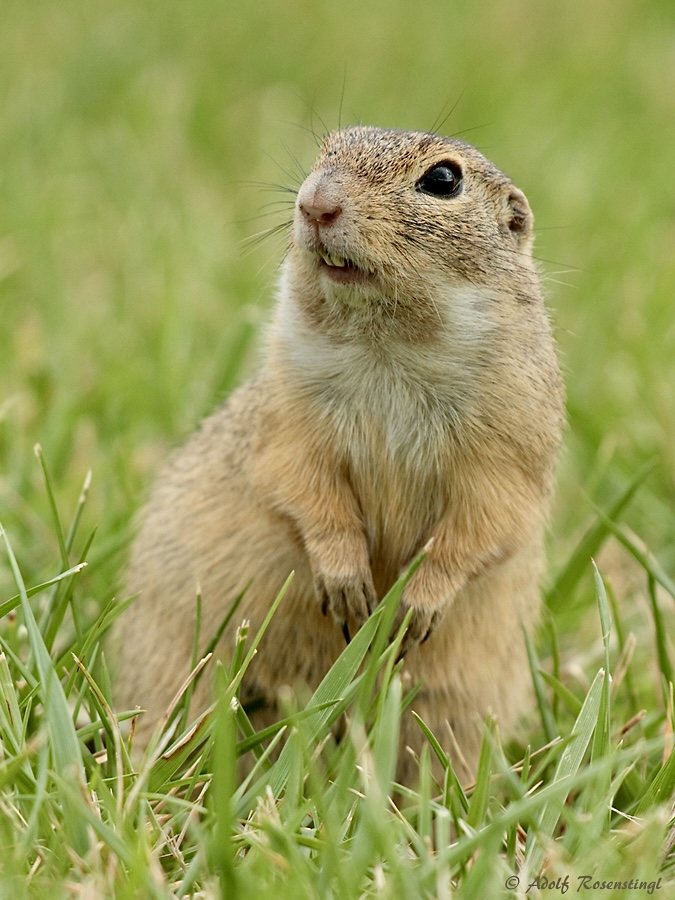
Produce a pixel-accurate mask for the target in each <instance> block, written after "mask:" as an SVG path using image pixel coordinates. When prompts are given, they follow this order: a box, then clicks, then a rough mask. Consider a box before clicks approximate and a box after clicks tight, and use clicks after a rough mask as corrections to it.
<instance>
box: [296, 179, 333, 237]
mask: <svg viewBox="0 0 675 900" xmlns="http://www.w3.org/2000/svg"><path fill="white" fill-rule="evenodd" d="M317 175H318V177H314V176H312V175H310V176H309V178H308V179H307V180H306V181H305V183H304V184H303V185H302V187H301V188H300V191H299V192H298V199H297V205H298V209H299V210H300V212H301V213H302V216H303V218H304V219H305V220H306V221H307V222H308V223H309V224H311V225H315V226H320V225H329V224H330V223H331V222H334V221H335V219H337V217H338V216H339V215H340V213H341V212H342V203H341V202H340V196H339V192H338V190H337V189H336V185H335V184H334V183H330V182H329V181H327V179H326V177H325V175H323V173H317Z"/></svg>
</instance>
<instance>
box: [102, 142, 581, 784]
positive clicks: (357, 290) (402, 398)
mask: <svg viewBox="0 0 675 900" xmlns="http://www.w3.org/2000/svg"><path fill="white" fill-rule="evenodd" d="M447 161H450V162H452V163H453V164H454V165H456V166H459V167H460V168H461V171H462V174H463V186H462V190H461V192H459V193H458V194H457V196H454V197H439V196H435V195H429V194H428V193H424V192H423V191H420V190H418V189H417V188H416V185H417V183H418V180H419V179H420V178H421V177H422V176H423V175H424V173H425V172H427V171H428V170H429V169H430V168H431V167H432V166H434V165H435V164H438V163H442V162H447ZM317 210H318V211H317ZM531 235H532V215H531V213H530V209H529V206H528V203H527V200H526V199H525V197H524V195H523V194H522V193H521V192H520V191H519V190H518V189H517V188H515V187H514V186H513V185H512V184H511V182H510V181H509V180H508V179H507V178H506V177H505V176H504V175H503V174H502V173H501V172H499V171H498V170H497V169H496V168H495V167H494V166H493V165H492V164H491V163H490V162H489V161H488V160H486V159H485V158H484V157H483V156H482V155H481V154H480V153H479V152H478V151H477V150H475V149H474V148H473V147H470V146H469V145H467V144H464V143H462V142H459V141H454V140H448V139H445V138H441V137H438V136H436V135H430V134H425V133H418V132H398V131H383V130H378V129H374V128H349V129H344V130H342V131H338V132H336V133H334V134H332V135H329V137H328V138H327V139H326V141H325V143H324V146H323V148H322V151H321V154H320V156H319V159H318V161H317V163H316V165H315V167H314V169H313V170H312V172H311V173H310V175H309V177H308V179H307V180H306V182H305V184H304V185H303V187H302V188H301V189H300V192H299V195H298V202H297V204H296V214H295V222H294V226H293V231H292V235H291V240H290V248H289V253H288V257H287V259H286V261H285V264H284V268H283V273H282V277H281V284H280V288H279V298H278V304H277V309H276V314H275V317H274V320H273V323H272V326H271V329H270V333H269V341H268V352H267V356H266V360H265V363H264V365H263V367H262V370H261V371H260V373H259V374H258V376H257V377H256V378H255V379H254V380H252V381H250V382H248V383H247V384H244V385H243V386H242V387H241V388H239V390H238V391H236V392H235V393H234V394H233V395H232V397H231V398H230V400H229V401H228V402H227V404H226V405H225V406H224V407H222V408H221V409H220V410H219V411H218V412H216V413H215V414H214V415H213V416H212V417H211V418H209V419H207V420H206V422H204V424H203V425H202V428H201V430H200V431H199V432H198V433H197V434H195V435H194V436H193V437H192V439H191V440H190V441H189V442H188V444H187V445H186V446H185V447H184V448H183V449H182V450H180V451H179V452H178V453H177V454H176V455H175V456H174V457H173V459H172V460H171V461H170V462H169V464H168V466H167V468H166V470H165V471H164V473H163V474H162V476H161V477H160V479H159V482H158V484H157V486H156V488H155V491H154V493H153V495H152V498H151V500H150V503H149V505H148V507H147V509H146V512H145V519H144V523H143V526H142V529H141V532H140V534H139V536H138V539H137V541H136V544H135V546H134V550H133V555H132V560H131V569H130V575H129V589H130V591H132V592H137V591H138V592H140V598H139V599H138V601H136V602H135V603H134V604H133V606H132V607H131V608H130V609H129V611H128V612H127V613H126V614H125V615H124V616H123V617H122V618H121V624H120V626H119V628H118V636H119V644H120V652H121V677H120V685H119V688H120V699H121V700H122V702H123V703H124V704H126V705H127V706H128V705H131V704H139V705H141V706H143V707H144V708H146V709H147V710H148V712H147V713H146V714H145V715H144V716H143V717H142V722H141V725H140V727H141V732H142V734H141V738H142V739H143V737H144V736H147V735H148V733H149V729H150V728H152V727H153V726H154V725H155V724H156V723H157V721H158V719H159V718H160V716H161V715H162V713H163V712H164V710H165V708H166V706H167V705H168V703H169V700H170V698H171V696H172V694H173V693H174V692H175V690H176V689H177V687H178V685H179V684H180V683H181V681H182V680H183V679H184V678H185V676H186V675H187V673H188V668H189V660H190V655H191V648H192V641H193V629H194V621H195V596H196V593H197V590H198V589H199V590H200V591H201V595H202V602H203V624H202V633H203V635H204V636H205V637H208V636H210V634H211V633H212V632H213V630H214V629H215V627H216V626H217V624H218V622H219V621H220V620H221V618H222V617H223V615H224V612H225V611H226V610H227V607H228V605H229V604H230V603H231V602H232V601H233V599H234V598H235V597H236V596H237V594H238V593H239V592H240V591H242V590H243V588H244V587H245V586H246V585H247V584H248V582H249V581H250V579H253V582H252V584H251V587H250V589H249V590H248V592H247V593H246V595H245V598H244V601H243V604H242V607H241V610H240V613H239V614H238V615H237V617H236V622H233V623H232V627H231V629H230V631H229V633H228V634H226V636H225V637H224V639H223V641H222V643H221V646H225V647H228V646H231V642H232V633H233V631H234V628H235V627H236V624H238V623H239V622H241V620H242V618H247V619H250V621H251V627H252V630H253V631H255V630H256V629H257V627H258V626H259V625H260V623H261V621H262V619H263V617H264V615H265V613H266V612H267V610H268V609H269V605H270V603H271V602H272V600H273V599H274V597H275V596H276V594H277V592H278V590H279V589H280V587H281V585H282V584H283V582H284V580H285V579H286V577H287V575H288V574H289V572H290V571H291V570H292V569H294V570H295V573H296V574H295V578H294V581H293V583H292V586H291V588H290V590H289V593H288V594H287V596H286V597H285V598H284V600H283V601H282V604H281V606H280V607H279V610H278V611H277V614H276V616H275V617H274V619H273V620H272V624H271V626H270V628H269V631H268V633H267V635H266V637H265V639H264V640H263V643H262V645H261V647H260V650H259V653H258V655H257V657H256V658H255V660H254V662H253V664H252V666H251V669H250V674H249V677H248V685H249V687H248V690H249V692H250V693H256V692H261V693H262V694H263V695H264V696H265V697H266V699H267V701H268V702H269V704H271V705H273V704H274V702H275V698H276V697H277V695H278V691H279V689H280V688H281V687H282V686H283V685H288V684H290V685H293V684H295V683H297V682H298V681H304V682H307V683H308V684H309V685H310V686H312V687H314V686H316V684H317V683H318V682H319V680H320V679H321V678H322V676H323V675H324V674H325V672H326V670H327V669H328V667H329V666H330V665H331V663H332V662H333V661H334V660H335V658H336V657H337V655H338V654H339V653H340V651H341V650H342V648H343V647H344V638H343V632H342V628H341V625H342V623H343V622H346V623H347V624H348V627H349V628H350V629H351V632H352V633H353V631H354V630H355V629H356V628H357V627H358V625H359V624H360V623H361V622H362V621H363V620H364V618H365V617H366V616H367V615H368V614H369V612H370V611H372V608H373V605H374V604H375V603H376V602H377V598H378V597H381V596H382V595H383V593H384V592H385V591H386V590H387V588H388V587H390V585H391V584H392V583H393V581H394V580H395V579H396V578H397V576H398V575H399V573H400V572H401V570H402V569H403V568H404V567H405V566H406V565H407V564H408V563H410V561H411V560H412V559H413V558H414V557H415V556H416V554H418V553H419V551H420V550H421V548H422V547H423V546H424V545H425V544H426V543H427V542H428V541H429V539H430V538H433V539H434V540H433V544H432V546H431V549H430V551H429V554H428V557H427V559H426V560H425V561H424V563H423V564H422V566H421V567H420V568H419V570H418V571H417V572H416V574H415V575H414V576H413V578H412V580H411V581H410V583H409V584H408V586H407V588H406V591H405V594H404V598H403V601H402V604H403V608H408V607H410V608H412V610H413V618H412V622H411V627H410V630H409V633H408V636H407V646H408V652H407V655H406V658H405V668H406V670H407V672H408V673H409V676H410V678H411V679H412V680H413V681H417V680H419V679H422V681H423V683H424V686H423V689H422V691H421V692H420V694H419V695H418V697H417V699H416V701H415V707H414V708H415V709H416V710H417V711H418V712H419V714H420V715H421V716H422V718H424V719H425V720H426V721H427V722H428V724H429V725H430V726H431V728H432V730H434V731H435V733H436V734H437V736H438V737H439V739H440V740H441V741H442V742H444V743H446V745H447V746H448V748H449V749H450V750H452V749H453V742H452V740H451V739H450V735H449V732H448V726H450V728H451V729H452V731H453V732H454V736H455V738H456V740H457V742H458V745H459V747H460V749H461V752H462V754H463V755H464V757H465V758H466V760H467V762H468V765H469V768H470V769H471V768H472V767H473V766H474V765H475V761H476V755H477V751H478V747H479V744H480V727H479V717H480V716H484V715H485V714H486V712H487V711H488V710H492V711H493V712H494V713H496V714H497V716H498V717H499V720H500V722H501V725H502V727H503V728H504V729H507V730H508V729H512V728H513V726H514V724H515V723H516V722H517V720H518V717H519V714H520V713H521V711H522V710H523V707H524V705H525V702H526V698H527V693H528V684H529V672H528V666H527V662H526V657H525V652H524V647H523V638H522V633H521V625H525V626H526V627H532V625H533V624H534V623H535V622H536V619H537V613H538V608H539V602H540V601H539V591H538V580H539V578H540V575H541V571H542V565H543V551H542V536H543V531H544V527H545V520H546V515H547V510H548V506H549V499H550V494H551V488H552V478H553V469H554V463H555V457H556V452H557V450H558V446H559V444H560V437H561V432H562V428H563V422H564V411H563V388H562V384H561V379H560V373H559V368H558V364H557V360H556V354H555V350H554V344H553V339H552V336H551V329H550V326H549V321H548V317H547V314H546V311H545V309H544V305H543V300H542V293H541V288H540V283H539V278H538V276H537V272H536V269H535V266H534V264H533V261H532V256H531ZM319 252H328V253H329V254H332V255H333V257H336V256H338V257H343V258H344V259H346V260H348V261H349V262H350V263H351V265H352V266H354V267H356V270H357V271H358V272H360V273H361V275H362V277H360V278H357V279H356V280H355V281H354V282H353V283H342V282H340V281H339V280H336V279H335V278H334V277H332V275H333V274H334V273H335V270H334V269H328V268H327V267H326V265H325V264H324V263H323V262H322V260H321V256H320V255H319ZM345 271H346V270H345ZM338 274H339V273H338ZM322 607H323V610H324V611H325V610H329V611H330V613H331V614H332V615H324V614H322ZM426 636H428V640H425V641H424V642H423V643H422V640H423V639H424V638H425V637H426ZM207 700H208V686H207V685H206V684H204V685H203V686H200V689H199V691H198V692H197V696H196V702H197V704H198V705H202V706H204V705H205V704H206V703H207ZM402 740H403V742H404V743H407V744H410V745H412V746H413V747H414V748H417V749H419V747H420V746H421V743H422V736H421V732H419V730H418V729H417V728H416V727H415V726H414V724H413V722H412V717H410V716H406V718H405V721H404V723H403V736H402ZM407 760H408V756H407V754H402V756H401V764H400V767H399V776H400V777H402V778H403V779H406V780H410V779H411V778H412V770H411V769H410V767H409V763H408V762H407ZM466 774H468V773H466Z"/></svg>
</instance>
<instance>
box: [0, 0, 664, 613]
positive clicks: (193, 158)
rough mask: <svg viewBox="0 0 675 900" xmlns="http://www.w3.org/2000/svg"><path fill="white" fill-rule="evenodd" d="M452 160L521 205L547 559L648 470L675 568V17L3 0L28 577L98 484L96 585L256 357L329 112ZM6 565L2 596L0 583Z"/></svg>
mask: <svg viewBox="0 0 675 900" xmlns="http://www.w3.org/2000/svg"><path fill="white" fill-rule="evenodd" d="M446 115H447V119H446V120H445V121H444V123H443V126H442V130H443V131H444V132H445V133H448V134H450V133H459V134H461V135H462V136H464V137H465V138H466V139H467V140H470V141H471V142H472V143H475V144H476V145H477V146H478V147H480V148H481V149H482V150H483V152H485V153H486V154H487V155H488V156H490V157H491V158H492V159H493V160H494V161H495V162H496V164H497V165H498V166H500V168H502V169H503V170H504V171H506V172H507V174H509V176H510V177H512V178H513V180H514V181H515V183H516V184H517V185H518V186H519V187H521V188H522V189H523V190H524V191H525V192H526V194H527V195H528V197H529V199H530V201H531V204H532V206H533V209H534V211H535V216H536V225H537V243H536V253H537V255H538V257H539V258H540V259H541V266H542V271H543V273H544V276H545V279H546V284H547V289H548V295H549V304H550V307H551V310H552V313H553V317H554V320H555V323H556V330H557V335H558V340H559V344H560V349H561V354H562V359H563V362H564V367H565V371H566V379H567V385H568V392H569V408H570V428H569V431H568V435H567V449H566V452H565V455H564V458H563V461H562V465H561V478H560V483H561V487H560V497H559V501H558V506H557V512H556V515H555V519H554V522H553V528H552V537H551V548H552V549H551V552H552V559H553V564H554V565H555V562H556V560H559V559H562V558H564V555H565V553H566V552H567V551H568V550H569V547H570V546H571V545H572V543H573V541H574V540H575V538H576V536H577V534H578V531H579V529H580V528H581V527H582V526H583V524H584V522H585V521H587V519H588V518H589V516H590V515H591V506H590V504H589V501H588V499H587V498H588V497H592V498H593V499H594V500H597V501H603V500H605V499H606V498H607V497H608V496H611V495H612V493H613V492H615V491H616V490H618V489H619V488H620V487H621V485H622V484H624V483H625V482H627V480H629V479H630V477H631V475H632V473H634V471H635V470H636V469H637V468H639V467H640V466H641V465H642V464H643V463H644V462H645V461H646V460H648V459H650V458H652V457H655V458H656V459H657V460H658V465H657V468H656V470H655V472H654V473H653V474H652V475H651V476H650V479H649V481H648V482H647V485H646V486H645V488H644V489H643V490H642V491H641V493H640V494H639V496H638V499H637V501H636V502H635V504H634V506H633V509H632V511H631V513H630V517H629V518H630V523H631V525H632V527H634V528H635V529H636V530H637V531H638V532H639V534H640V535H641V536H642V537H643V538H644V539H645V540H646V541H647V542H648V543H649V544H650V546H651V547H652V549H653V550H654V551H655V552H657V553H658V554H659V556H660V558H661V560H662V561H663V562H664V563H665V564H666V565H667V567H668V568H670V570H671V571H672V568H673V564H674V563H675V546H674V541H675V536H674V535H675V529H673V514H672V509H673V499H674V493H675V491H674V484H675V397H674V394H675V390H674V388H675V314H674V312H673V306H674V300H675V297H674V287H675V178H674V177H673V170H674V168H675V5H674V4H673V2H672V0H651V2H647V0H642V2H638V0H594V2H593V3H589V2H579V0H559V2H556V3H549V2H544V0H512V2H509V3H504V2H499V0H473V2H448V0H445V2H441V0H428V2H424V0H423V2H417V3H405V2H403V0H386V2H383V0H375V2H371V3H364V2H356V0H342V2H340V3H320V2H316V0H313V2H309V0H286V2H285V3H273V2H270V0H258V2H257V3H255V4H249V3H236V2H215V0H192V2H190V3H185V2H177V0H162V2H158V0H134V2H131V0H117V2H112V0H109V2H103V0H89V2H86V3H83V2H81V0H78V2H75V0H59V2H53V0H52V2H47V0H32V2H30V3H26V2H25V0H4V2H3V6H2V14H1V20H0V520H2V521H3V523H4V525H5V526H6V527H7V529H8V531H9V532H10V533H11V536H12V540H13V543H14V546H15V550H16V552H17V554H18V555H19V558H20V560H21V562H22V564H23V566H24V569H25V570H26V573H27V577H28V578H34V579H36V580H37V579H38V578H40V577H41V576H42V575H45V576H47V575H50V574H54V573H53V568H54V564H55V560H58V549H57V548H56V545H55V538H54V534H53V529H52V527H51V524H50V522H49V516H48V512H47V509H48V508H47V501H46V498H45V491H44V486H43V483H42V479H41V474H40V469H39V465H38V464H37V462H36V460H35V458H34V456H33V452H32V448H33V445H34V444H35V443H36V442H40V443H41V444H42V446H43V449H44V453H45V456H46V459H47V462H48V464H49V465H50V468H51V470H52V474H53V477H54V480H55V483H56V485H57V495H58V497H59V500H60V502H62V503H64V504H65V505H66V507H67V508H72V507H73V506H74V504H75V501H76V499H77V495H78V491H79V486H80V483H81V481H82V479H83V477H84V474H85V472H86V470H87V469H88V468H89V467H91V468H92V469H93V472H94V482H93V488H92V492H91V495H90V499H89V502H88V506H87V511H86V515H87V518H88V521H89V522H90V524H91V526H93V525H94V524H97V525H98V526H99V534H98V536H97V539H96V543H95V548H96V549H95V551H94V553H95V555H96V554H97V555H98V560H99V566H98V567H96V568H95V569H94V571H93V572H92V575H91V578H92V579H93V582H92V592H93V593H96V595H97V596H98V597H99V598H100V599H105V598H106V596H109V595H110V594H111V593H112V592H113V591H114V590H115V585H116V582H117V579H118V575H119V572H120V569H121V566H122V563H123V559H124V556H123V552H120V551H123V547H124V542H125V540H126V538H127V535H128V533H129V529H128V523H129V520H130V517H131V516H132V515H133V514H134V512H135V510H136V509H137V507H138V506H139V504H140V503H141V501H142V499H143V497H144V496H145V492H146V490H147V486H148V484H149V483H150V480H151V477H152V475H153V474H154V473H155V472H156V470H157V468H158V466H159V464H160V462H161V460H162V459H163V458H164V456H165V455H166V453H167V452H168V449H169V448H170V447H171V446H172V445H174V444H175V443H177V442H178V441H179V440H180V439H181V438H183V437H184V436H185V435H186V434H187V433H189V432H190V431H191V430H192V429H193V428H194V427H195V425H196V424H197V422H198V421H199V419H200V418H201V417H202V416H203V415H204V414H206V413H208V412H209V411H210V410H211V409H212V408H213V407H214V406H215V405H216V403H217V402H219V400H221V399H222V398H223V397H224V396H225V394H226V393H227V391H228V390H229V389H230V387H231V386H232V385H233V384H234V383H236V381H237V380H238V379H239V378H241V377H242V374H243V373H244V372H246V371H250V369H251V368H252V367H253V366H254V365H255V351H256V339H257V334H258V332H259V327H260V325H261V324H262V323H264V321H265V319H266V316H267V311H268V309H269V307H270V305H271V303H272V302H273V295H274V282H275V277H276V269H277V266H278V263H279V261H280V260H281V257H282V254H283V248H284V237H283V235H277V236H275V237H270V238H268V239H266V240H263V241H260V242H256V241H251V240H249V239H251V238H253V236H255V235H256V234H258V233H259V232H261V231H264V230H265V229H266V228H269V227H271V226H273V225H275V224H278V223H279V222H281V221H283V220H284V218H286V217H287V216H288V215H289V206H288V199H289V197H290V195H288V194H284V193H280V192H279V191H278V190H275V189H274V187H273V186H274V185H292V186H297V184H298V183H299V181H300V180H301V177H302V176H301V172H302V171H303V170H307V168H308V167H309V166H310V165H311V162H312V159H313V157H314V154H315V152H316V147H315V137H314V134H313V132H314V133H317V132H318V133H321V132H322V131H324V130H325V129H328V128H333V127H335V126H336V125H337V124H338V123H339V122H342V123H343V124H348V123H356V122H358V121H362V122H364V123H370V124H376V125H383V126H395V127H402V128H421V129H425V128H431V127H433V126H434V124H435V123H437V122H438V121H439V120H441V119H443V117H444V116H446ZM4 565H5V564H4V562H0V588H3V589H4V587H5V586H7V587H8V590H9V593H12V592H13V591H12V590H11V589H10V588H9V581H10V579H9V577H8V576H7V573H6V572H5V569H4Z"/></svg>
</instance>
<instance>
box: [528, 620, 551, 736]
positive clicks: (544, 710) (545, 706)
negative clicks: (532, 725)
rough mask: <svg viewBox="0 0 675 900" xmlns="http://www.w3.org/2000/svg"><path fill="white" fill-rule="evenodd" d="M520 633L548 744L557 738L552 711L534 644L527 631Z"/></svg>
mask: <svg viewBox="0 0 675 900" xmlns="http://www.w3.org/2000/svg"><path fill="white" fill-rule="evenodd" d="M522 631H523V637H524V640H525V649H526V650H527V660H528V663H529V666H530V676H531V678H532V685H533V687H534V694H535V697H536V699H537V708H538V709H539V715H540V716H541V723H542V725H543V726H544V733H545V734H546V741H547V743H550V742H551V741H553V740H555V738H556V737H558V726H557V725H556V722H555V719H554V718H553V710H552V709H551V704H550V703H549V702H548V697H547V696H546V690H545V688H544V683H543V681H542V678H541V675H540V674H539V673H540V665H539V660H538V659H537V653H536V651H535V649H534V644H533V643H532V639H531V638H530V635H529V634H528V633H527V629H526V628H523V629H522Z"/></svg>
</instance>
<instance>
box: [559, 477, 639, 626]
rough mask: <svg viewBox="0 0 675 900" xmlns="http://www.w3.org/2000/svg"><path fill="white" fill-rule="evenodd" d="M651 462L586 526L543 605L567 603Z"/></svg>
mask: <svg viewBox="0 0 675 900" xmlns="http://www.w3.org/2000/svg"><path fill="white" fill-rule="evenodd" d="M655 466H656V463H655V462H650V463H648V464H647V465H646V466H644V467H643V468H642V469H640V470H639V472H638V473H637V475H636V476H635V478H634V479H633V480H632V481H631V482H630V484H629V485H628V487H627V488H626V489H625V490H624V491H623V493H622V494H621V495H620V496H619V497H618V498H617V499H616V500H615V501H614V503H612V504H611V505H610V506H609V508H608V510H607V512H606V513H600V514H599V515H598V519H597V521H596V522H595V523H594V524H593V525H592V526H591V527H590V528H589V529H588V531H587V532H586V533H585V534H584V536H583V537H582V538H581V540H580V541H579V543H578V545H577V547H576V548H575V550H574V551H573V552H572V554H571V555H570V557H569V559H568V561H567V564H566V565H565V567H564V568H563V569H562V571H561V572H559V573H558V575H557V577H556V578H555V581H554V582H553V584H552V585H551V587H550V589H549V590H548V591H547V593H546V605H547V606H548V607H549V609H552V610H553V611H554V612H555V611H556V610H558V609H560V608H561V607H562V606H563V605H564V604H566V603H568V602H569V599H570V596H571V594H572V591H573V590H574V588H575V587H576V585H577V582H578V581H579V579H580V578H581V576H582V575H583V573H584V572H585V571H586V567H587V566H588V562H589V560H590V559H591V557H593V556H595V555H596V554H597V552H598V550H599V549H600V547H601V545H602V543H603V541H604V540H605V538H606V537H607V535H608V534H609V533H610V532H611V530H612V529H611V527H610V524H609V523H610V522H611V523H612V525H613V520H614V519H616V518H617V517H618V516H619V515H621V513H622V512H623V510H624V509H625V507H626V506H627V505H628V504H629V503H630V501H631V500H632V499H633V497H634V496H635V494H636V492H637V490H638V488H639V487H640V486H641V485H642V483H643V482H644V481H645V479H646V478H647V476H648V475H649V474H650V473H651V472H652V471H653V470H654V468H655Z"/></svg>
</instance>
